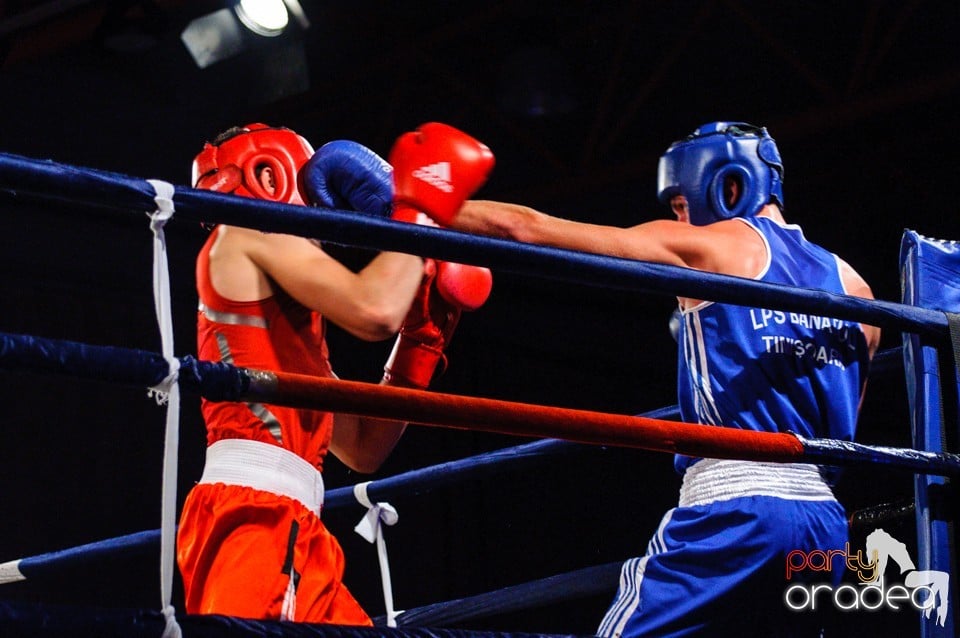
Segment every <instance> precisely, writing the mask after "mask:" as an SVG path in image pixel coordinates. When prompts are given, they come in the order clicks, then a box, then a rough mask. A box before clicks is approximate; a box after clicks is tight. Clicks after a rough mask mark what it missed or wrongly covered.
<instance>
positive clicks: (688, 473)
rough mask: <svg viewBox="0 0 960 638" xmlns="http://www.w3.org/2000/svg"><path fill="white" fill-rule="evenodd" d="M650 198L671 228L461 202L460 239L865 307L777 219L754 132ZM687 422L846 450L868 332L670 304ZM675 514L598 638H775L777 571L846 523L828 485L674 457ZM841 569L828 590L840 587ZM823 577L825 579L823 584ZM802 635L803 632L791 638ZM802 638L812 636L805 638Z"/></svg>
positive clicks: (690, 146)
mask: <svg viewBox="0 0 960 638" xmlns="http://www.w3.org/2000/svg"><path fill="white" fill-rule="evenodd" d="M658 172H659V174H658V186H657V195H658V198H659V199H660V201H661V202H663V203H665V204H668V205H669V206H670V208H671V209H672V210H673V212H674V214H675V215H676V217H677V219H676V221H674V220H658V221H651V222H647V223H643V224H639V225H637V226H633V227H630V228H615V227H610V226H600V225H594V224H586V223H580V222H574V221H569V220H564V219H560V218H557V217H552V216H550V215H546V214H544V213H541V212H539V211H536V210H533V209H531V208H529V207H525V206H520V205H516V204H506V203H501V202H489V201H468V202H467V203H466V204H465V205H464V206H463V207H462V208H461V210H460V211H459V213H458V215H457V217H456V218H455V219H454V221H453V227H454V228H456V229H458V230H463V231H468V232H474V233H480V234H485V235H491V236H496V237H505V238H511V239H515V240H519V241H524V242H532V243H538V244H545V245H550V246H555V247H559V248H567V249H572V250H581V251H586V252H593V253H600V254H606V255H613V256H616V257H625V258H631V259H638V260H643V261H652V262H660V263H666V264H673V265H676V266H684V267H688V268H694V269H698V270H703V271H709V272H715V273H721V274H726V275H735V276H739V277H745V278H748V279H754V280H758V281H763V282H767V283H772V284H782V285H786V286H796V287H803V288H814V289H821V290H825V291H829V292H833V293H843V294H850V295H856V296H861V297H866V298H872V296H873V295H872V293H871V291H870V288H869V286H868V285H867V284H866V282H865V281H864V280H863V279H862V278H861V277H860V275H858V274H857V273H856V272H855V271H854V270H853V268H851V267H850V266H849V265H848V264H847V263H846V262H844V261H843V260H842V259H840V258H839V257H837V256H836V255H834V254H832V253H830V252H828V251H827V250H825V249H824V248H821V247H820V246H817V245H815V244H813V243H811V242H809V241H807V239H806V238H805V237H804V235H803V232H802V230H801V229H800V228H799V227H798V226H796V225H790V224H787V223H786V222H785V220H784V217H783V164H782V161H781V159H780V153H779V151H778V149H777V145H776V143H775V142H774V140H773V139H772V138H771V137H770V135H769V134H768V133H767V131H766V129H764V128H760V127H756V126H751V125H749V124H745V123H741V122H714V123H711V124H707V125H704V126H701V127H700V128H698V129H697V130H696V131H694V133H693V134H691V135H690V136H688V137H686V138H685V139H683V140H680V141H678V142H676V143H674V144H672V145H671V146H670V148H669V149H668V150H667V151H666V153H665V154H664V155H663V156H662V157H661V159H660V166H659V171H658ZM678 301H679V311H680V322H679V323H680V326H679V331H678V344H679V357H678V361H679V375H678V396H679V404H680V408H681V414H682V416H683V419H684V421H687V422H695V423H702V424H704V425H708V426H719V427H729V428H742V429H749V430H762V431H769V432H795V433H797V434H800V435H802V436H804V437H810V438H813V437H830V438H834V439H842V440H848V441H849V440H852V439H853V436H854V432H855V428H856V421H857V414H858V410H859V404H860V398H861V395H862V392H863V389H864V387H865V382H866V378H867V373H868V366H869V361H870V358H871V357H872V356H873V353H874V352H875V351H876V348H877V345H878V343H879V339H880V331H879V329H877V328H876V327H873V326H867V325H861V324H859V323H855V322H849V321H841V320H833V319H829V318H824V317H820V316H810V315H800V314H795V313H788V312H779V311H769V310H765V309H761V308H748V307H742V306H735V305H730V304H723V303H713V302H710V301H703V300H699V299H688V298H680V299H679V300H678ZM675 467H676V469H677V471H678V472H680V473H681V474H682V475H683V484H682V487H681V491H680V498H679V503H678V505H677V507H675V508H674V509H672V510H670V511H669V512H667V514H666V515H665V516H664V518H663V520H662V522H661V524H660V527H659V529H658V530H657V532H656V534H655V535H654V537H653V539H652V540H651V541H650V543H649V545H648V547H647V551H646V554H645V555H644V556H642V557H639V558H635V559H632V560H630V561H628V562H626V563H625V564H624V566H623V569H622V573H621V580H620V586H619V590H618V592H617V595H616V598H615V600H614V601H613V604H612V605H611V606H610V608H609V610H608V612H607V614H606V616H605V617H604V619H603V621H602V623H601V625H600V628H599V630H598V633H599V634H600V635H602V636H631V637H634V636H658V637H661V636H694V635H696V636H747V635H749V636H764V637H768V636H780V635H792V634H799V633H800V630H801V626H802V625H807V624H808V623H806V622H805V621H806V620H808V619H809V618H802V617H800V616H799V615H798V614H796V613H793V612H791V611H790V610H788V609H787V607H786V605H785V603H784V600H783V595H784V592H785V590H786V588H787V586H788V585H789V583H788V582H787V581H786V579H785V576H784V566H785V560H786V555H787V554H788V553H789V552H791V551H794V550H802V551H811V550H814V549H817V550H824V551H828V550H832V549H837V550H839V549H843V548H844V544H845V543H846V541H847V522H846V516H845V514H844V510H843V508H842V506H841V505H840V504H839V503H838V502H837V500H836V499H835V498H834V495H833V492H832V490H831V487H830V483H829V480H828V477H826V476H825V470H824V469H823V468H819V467H817V466H814V465H807V464H777V463H757V462H747V461H730V460H716V459H702V458H690V457H683V456H678V457H677V458H676V459H675ZM841 571H842V566H839V565H838V566H837V568H836V569H835V570H833V572H832V576H834V577H839V575H840V572H841ZM820 576H822V574H820ZM803 629H810V627H803ZM813 629H814V632H815V633H814V634H813V635H817V634H818V632H817V631H816V627H814V628H813Z"/></svg>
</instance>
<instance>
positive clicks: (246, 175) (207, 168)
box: [192, 124, 313, 204]
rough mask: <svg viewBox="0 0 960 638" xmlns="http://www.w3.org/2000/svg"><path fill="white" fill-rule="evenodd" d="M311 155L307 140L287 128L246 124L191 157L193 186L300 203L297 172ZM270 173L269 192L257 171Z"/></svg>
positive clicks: (311, 149) (205, 146)
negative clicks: (234, 133) (272, 185)
mask: <svg viewBox="0 0 960 638" xmlns="http://www.w3.org/2000/svg"><path fill="white" fill-rule="evenodd" d="M312 155H313V147H312V146H311V145H310V142H308V141H307V140H305V139H304V138H302V137H300V136H299V135H297V134H296V133H294V132H293V131H291V130H290V129H288V128H282V127H272V126H267V125H266V124H247V125H246V126H244V127H243V128H242V129H241V131H240V132H239V133H238V134H237V135H234V136H233V137H230V138H227V139H225V140H224V141H222V142H220V143H219V144H211V143H209V142H208V143H206V144H204V145H203V150H202V151H200V154H199V155H197V157H196V159H194V160H193V178H192V181H193V185H194V186H195V187H196V188H205V189H207V190H212V191H217V192H219V193H234V194H236V195H243V196H244V197H255V198H258V199H266V200H270V201H274V202H284V203H287V204H303V203H304V202H303V199H302V198H301V197H300V192H299V191H298V190H297V173H298V172H299V170H300V167H301V166H303V165H304V164H305V163H306V161H307V160H308V159H310V157H311V156H312ZM265 168H269V169H270V170H271V172H272V173H273V181H274V189H273V193H271V192H269V191H268V190H267V189H266V188H264V187H263V184H262V183H261V181H260V173H261V172H262V171H263V169H265Z"/></svg>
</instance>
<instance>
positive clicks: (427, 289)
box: [383, 259, 493, 389]
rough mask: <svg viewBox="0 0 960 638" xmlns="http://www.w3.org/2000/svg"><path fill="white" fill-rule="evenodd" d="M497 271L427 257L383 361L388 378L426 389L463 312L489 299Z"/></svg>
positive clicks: (393, 381)
mask: <svg viewBox="0 0 960 638" xmlns="http://www.w3.org/2000/svg"><path fill="white" fill-rule="evenodd" d="M492 287H493V276H492V275H491V273H490V271H489V270H488V269H486V268H480V267H478V266H464V265H462V264H451V263H447V262H437V261H434V260H433V259H428V260H427V262H426V266H425V267H424V275H423V281H422V282H421V284H420V289H419V290H418V291H417V294H416V296H415V297H414V298H413V304H412V305H411V306H410V310H409V312H407V317H406V319H404V321H403V326H402V327H401V328H400V334H399V335H398V336H397V341H396V343H394V345H393V352H391V353H390V358H389V359H388V360H387V365H386V366H384V376H383V379H384V381H385V382H386V383H387V384H389V385H400V386H407V387H415V388H420V389H426V388H427V387H428V386H429V385H430V380H431V378H433V373H434V371H435V370H436V369H437V365H438V364H439V363H440V361H441V360H442V361H443V362H444V366H446V356H445V355H444V354H443V351H444V349H446V347H447V345H449V343H450V339H451V338H452V337H453V331H454V329H455V328H456V327H457V323H458V322H459V321H460V314H461V312H462V311H464V310H467V311H471V310H476V309H477V308H479V307H480V306H482V305H483V304H484V302H486V300H487V298H488V297H489V296H490V291H491V289H492Z"/></svg>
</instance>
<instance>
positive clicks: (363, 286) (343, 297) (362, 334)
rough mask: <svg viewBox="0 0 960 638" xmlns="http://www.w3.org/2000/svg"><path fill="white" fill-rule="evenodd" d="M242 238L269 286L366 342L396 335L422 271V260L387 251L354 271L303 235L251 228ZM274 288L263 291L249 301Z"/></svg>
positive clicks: (248, 254) (245, 249)
mask: <svg viewBox="0 0 960 638" xmlns="http://www.w3.org/2000/svg"><path fill="white" fill-rule="evenodd" d="M230 230H231V231H232V230H234V229H232V228H231V229H230ZM244 242H245V246H244V248H243V250H244V253H245V254H246V255H247V256H249V258H250V260H251V261H252V262H253V263H254V264H255V265H256V266H257V268H259V269H260V270H261V271H262V272H263V273H265V275H266V276H267V277H268V280H267V281H268V284H269V285H270V286H271V287H272V286H273V285H276V286H279V287H280V288H282V289H283V290H284V291H285V292H286V293H287V294H289V295H290V296H291V297H293V298H294V299H296V300H297V301H298V302H300V303H301V304H303V305H304V306H306V307H307V308H310V309H311V310H315V311H317V312H319V313H320V314H322V315H323V316H324V317H326V318H327V319H328V320H330V321H332V322H333V323H335V324H337V325H338V326H340V327H342V328H343V329H344V330H346V331H347V332H349V333H351V334H353V335H354V336H356V337H359V338H360V339H364V340H368V341H379V340H383V339H387V338H389V337H391V336H392V335H394V334H396V332H397V330H398V329H399V327H400V325H401V323H402V322H403V318H404V317H405V316H406V312H407V309H408V308H409V306H410V299H412V298H413V295H414V293H415V292H416V290H417V287H418V286H419V284H420V280H421V278H422V273H423V260H422V259H421V258H420V257H417V256H414V255H405V254H401V253H383V254H381V255H379V256H378V257H377V258H376V259H374V260H373V261H372V262H371V263H370V264H369V265H368V266H367V267H366V268H364V269H363V270H361V271H360V272H358V273H354V272H353V271H351V270H350V269H349V268H347V267H346V266H344V265H343V264H341V263H340V262H339V261H337V260H336V259H334V258H333V257H331V256H330V255H328V254H327V253H325V252H324V251H323V250H322V249H321V248H320V247H319V246H317V245H316V244H315V243H313V242H312V241H310V240H308V239H304V238H302V237H295V236H293V235H282V234H277V233H259V232H251V233H245V237H244ZM272 292H273V291H272V290H266V291H262V293H261V294H260V295H258V296H256V297H251V298H250V299H247V300H252V299H257V298H260V299H262V298H263V297H266V296H268V295H269V294H271V293H272ZM263 293H266V294H263Z"/></svg>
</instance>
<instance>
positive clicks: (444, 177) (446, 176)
mask: <svg viewBox="0 0 960 638" xmlns="http://www.w3.org/2000/svg"><path fill="white" fill-rule="evenodd" d="M412 175H413V176H414V177H415V178H416V179H419V180H423V181H424V182H426V183H428V184H430V185H431V186H433V187H435V188H438V189H440V190H442V191H443V192H444V193H450V192H453V185H452V184H450V162H437V163H436V164H430V165H428V166H421V167H420V168H418V169H417V170H415V171H413V173H412Z"/></svg>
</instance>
